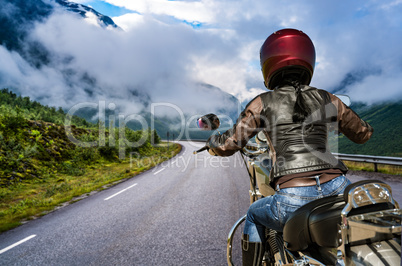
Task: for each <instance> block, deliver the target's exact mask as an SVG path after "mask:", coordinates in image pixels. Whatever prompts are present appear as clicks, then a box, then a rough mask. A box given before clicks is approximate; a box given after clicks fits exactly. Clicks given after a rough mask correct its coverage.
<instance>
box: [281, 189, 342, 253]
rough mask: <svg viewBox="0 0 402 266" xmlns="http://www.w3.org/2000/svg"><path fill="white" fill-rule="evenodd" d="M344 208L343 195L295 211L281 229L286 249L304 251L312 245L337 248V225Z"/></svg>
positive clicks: (309, 204) (320, 200) (318, 201)
mask: <svg viewBox="0 0 402 266" xmlns="http://www.w3.org/2000/svg"><path fill="white" fill-rule="evenodd" d="M344 207H345V201H344V198H343V195H334V196H330V197H325V198H322V199H318V200H315V201H312V202H310V203H308V204H306V205H304V206H302V207H300V208H299V209H297V210H296V211H295V212H294V213H293V214H292V215H291V216H290V217H289V219H288V221H287V222H286V224H285V226H284V228H283V240H284V241H285V245H286V247H287V248H288V249H289V250H291V251H298V250H305V249H307V248H308V247H309V246H310V245H311V244H313V243H316V244H318V245H319V246H321V247H327V248H336V247H338V246H339V243H338V224H340V223H341V211H342V209H343V208H344Z"/></svg>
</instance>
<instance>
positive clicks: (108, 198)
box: [105, 183, 138, 200]
mask: <svg viewBox="0 0 402 266" xmlns="http://www.w3.org/2000/svg"><path fill="white" fill-rule="evenodd" d="M136 185H138V184H137V183H135V184H134V185H131V186H129V187H128V188H125V189H123V190H121V191H119V192H117V193H116V194H113V195H112V196H110V197H107V198H106V199H105V200H110V199H111V198H113V197H114V196H117V195H119V194H120V193H123V192H124V191H126V190H128V189H130V188H132V187H135V186H136Z"/></svg>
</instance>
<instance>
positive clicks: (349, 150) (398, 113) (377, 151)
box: [339, 101, 402, 157]
mask: <svg viewBox="0 0 402 266" xmlns="http://www.w3.org/2000/svg"><path fill="white" fill-rule="evenodd" d="M351 108H352V109H353V110H354V111H355V112H356V113H357V114H358V115H359V116H360V117H361V118H362V119H363V120H365V121H367V122H368V123H369V124H370V125H371V126H372V127H373V128H374V133H373V136H372V137H371V139H370V140H369V141H368V142H366V143H365V144H355V143H353V142H351V141H350V140H348V139H347V138H346V137H345V136H340V137H339V152H340V153H346V154H364V155H376V156H395V157H402V138H401V132H402V101H399V102H387V103H381V104H375V105H370V106H367V105H365V104H362V103H356V104H353V105H352V106H351Z"/></svg>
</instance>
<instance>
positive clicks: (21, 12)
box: [0, 0, 239, 138]
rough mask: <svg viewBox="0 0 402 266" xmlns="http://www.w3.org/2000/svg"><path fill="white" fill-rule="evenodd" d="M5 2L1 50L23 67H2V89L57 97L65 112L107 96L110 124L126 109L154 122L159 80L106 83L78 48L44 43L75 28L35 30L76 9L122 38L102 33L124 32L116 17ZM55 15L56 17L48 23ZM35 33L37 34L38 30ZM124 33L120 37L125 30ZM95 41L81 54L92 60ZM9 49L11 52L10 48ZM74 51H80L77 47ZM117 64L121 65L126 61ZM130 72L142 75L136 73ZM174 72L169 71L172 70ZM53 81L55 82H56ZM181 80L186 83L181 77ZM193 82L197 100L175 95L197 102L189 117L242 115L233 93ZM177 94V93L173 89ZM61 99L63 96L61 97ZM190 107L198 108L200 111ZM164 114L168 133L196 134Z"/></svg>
mask: <svg viewBox="0 0 402 266" xmlns="http://www.w3.org/2000/svg"><path fill="white" fill-rule="evenodd" d="M0 5H1V7H2V8H1V9H0V22H1V25H2V27H0V45H1V46H0V54H1V53H3V54H5V55H6V56H8V58H10V61H9V62H8V63H9V64H11V65H15V66H16V67H17V69H18V71H19V72H17V74H16V75H15V77H13V78H10V76H8V75H9V73H10V72H9V71H8V70H5V71H2V69H1V68H0V89H2V88H9V89H10V90H12V91H13V92H15V93H17V94H18V95H22V96H23V97H30V98H31V99H32V100H35V101H38V102H41V103H43V104H45V105H49V103H52V102H54V104H55V105H56V107H58V106H62V107H63V109H64V111H67V110H68V109H69V108H71V107H72V105H75V104H77V103H79V102H97V103H98V102H99V101H100V100H102V99H107V100H109V102H108V103H116V104H115V105H116V107H115V109H114V110H113V111H110V110H106V111H107V112H106V118H105V122H106V123H108V122H109V120H108V118H109V115H111V114H112V115H115V117H116V119H115V121H116V123H118V121H117V117H118V115H119V114H120V113H121V114H124V115H125V116H126V117H127V116H128V115H129V114H132V113H133V112H137V114H140V115H141V116H142V117H143V118H144V119H145V120H146V122H147V123H148V125H150V122H151V117H152V114H151V111H150V110H149V109H151V105H152V103H153V102H155V101H156V100H155V99H154V98H153V97H154V96H155V95H156V96H158V95H157V94H158V93H157V92H153V91H152V90H153V89H154V88H153V86H154V85H153V84H148V83H150V82H149V81H146V82H143V83H141V84H139V85H138V84H130V83H125V82H120V83H119V84H116V83H115V82H111V83H107V84H105V82H101V81H100V77H99V73H96V74H94V72H93V71H92V68H93V66H92V65H91V67H82V66H81V65H79V64H76V63H75V62H76V61H77V59H76V58H75V57H74V55H73V54H74V53H71V50H67V49H54V47H53V46H52V43H50V45H49V42H44V39H43V38H45V39H47V37H48V36H46V35H50V34H58V33H59V32H60V31H63V30H66V31H67V32H71V31H72V30H71V29H70V28H69V27H68V25H61V26H59V27H57V28H56V30H53V31H52V32H50V31H46V32H44V33H43V32H42V34H43V35H41V36H38V35H35V34H32V32H35V29H36V28H37V26H38V25H39V24H46V23H47V25H48V24H50V27H51V26H52V25H51V23H55V20H51V18H52V15H59V14H69V15H71V14H73V15H74V16H76V17H77V18H79V19H78V20H81V19H82V23H83V26H84V24H85V23H90V24H94V23H95V24H96V25H97V26H98V27H97V28H94V29H92V28H91V27H86V28H85V29H86V30H87V32H88V31H94V32H95V33H94V34H101V36H102V38H107V37H109V36H110V37H116V36H117V35H116V34H109V35H106V34H104V35H103V34H102V32H101V31H102V30H104V32H114V31H117V32H119V33H120V31H122V30H121V29H120V28H119V27H118V26H117V25H116V24H115V23H114V22H113V20H112V19H111V18H110V17H107V16H105V15H103V14H101V13H99V12H97V11H96V10H94V9H92V8H90V7H88V6H85V5H82V4H78V3H74V2H69V1H66V0H29V1H28V0H0ZM61 18H63V17H61ZM53 19H54V16H53ZM56 19H59V17H56ZM49 20H50V22H48V21H49ZM63 21H64V20H63ZM68 22H70V20H68ZM73 23H75V24H78V23H80V21H77V20H76V19H74V21H73ZM48 26H49V25H48ZM86 26H87V25H86ZM35 27H36V28H35ZM47 29H48V28H45V30H47ZM73 29H76V28H73ZM35 33H36V34H37V32H35ZM91 34H92V32H91ZM118 35H119V36H120V35H122V34H118ZM66 36H68V37H69V38H76V37H77V36H75V35H74V34H71V35H68V34H67V35H66ZM91 36H92V35H91ZM41 38H42V39H41ZM101 40H102V39H100V41H101ZM67 41H68V38H67ZM98 44H99V43H96V44H95V45H98ZM95 45H94V47H90V48H87V50H85V51H84V50H82V51H79V52H78V53H79V54H80V55H83V57H85V59H86V61H91V60H94V59H95V60H96V58H94V56H92V55H91V56H92V57H91V56H89V57H86V54H87V53H91V52H92V51H89V50H91V49H93V50H95V49H96V46H95ZM4 49H5V50H6V51H4ZM74 49H80V46H78V47H77V46H74ZM115 50H118V47H112V50H111V51H112V52H113V51H115ZM60 51H61V52H60ZM74 52H76V51H75V50H74ZM127 52H131V50H130V49H128V50H127ZM75 54H76V53H75ZM96 56H98V57H113V54H96ZM122 58H124V57H122ZM135 59H136V58H134V60H135ZM147 59H148V58H146V57H145V58H144V59H143V60H145V61H146V60H147ZM11 60H12V61H11ZM127 60H129V59H127ZM131 60H132V59H131ZM138 60H140V59H138ZM124 63H125V62H122V64H123V65H124ZM27 64H28V66H27ZM117 65H118V66H119V65H120V62H119V63H118V64H117ZM102 67H104V66H102ZM108 68H109V69H110V68H112V67H108V66H106V67H105V69H108ZM133 72H134V71H133ZM49 73H51V74H52V76H49ZM113 73H115V74H116V75H113V74H110V72H109V73H106V74H108V75H110V76H111V77H113V81H115V80H116V79H115V78H114V76H118V74H120V73H118V71H114V72H113ZM11 74H14V73H11ZM102 74H103V73H102ZM130 74H131V75H132V76H136V75H135V72H134V73H130ZM168 74H169V73H167V75H168ZM140 75H141V74H138V79H141V76H140ZM25 78H26V79H25ZM152 79H153V78H152ZM37 80H42V81H43V82H42V83H41V85H40V86H38V85H36V87H35V86H33V85H32V82H33V81H34V82H33V83H35V81H37ZM130 80H132V79H130ZM48 81H49V82H48ZM51 81H54V82H53V83H52V82H51ZM177 83H180V81H178V82H177ZM42 84H43V85H42ZM175 85H176V84H174V86H175ZM179 85H180V84H179ZM188 86H189V87H191V88H188V90H190V91H191V92H192V95H191V96H193V98H192V99H188V98H187V97H186V96H182V95H177V96H178V97H176V98H175V97H173V96H172V97H171V99H170V100H169V102H170V103H172V104H175V105H176V106H178V105H179V104H180V103H178V101H189V102H192V101H194V108H192V106H191V105H190V106H189V107H190V108H189V107H188V104H187V109H186V111H185V112H184V117H185V118H186V119H189V118H193V116H194V115H196V114H199V115H201V114H204V112H205V111H204V110H207V112H216V113H219V114H222V115H223V114H224V115H228V116H229V117H231V118H233V119H235V117H237V113H238V106H239V103H238V101H237V99H236V98H235V97H233V96H232V95H230V94H228V93H226V92H224V91H222V90H221V89H219V88H217V87H214V86H212V85H208V84H202V83H197V82H193V83H192V84H191V83H190V82H189V83H188ZM22 88H24V89H22ZM53 89H55V90H56V89H57V90H58V92H59V94H57V93H53ZM173 89H174V88H173ZM185 89H187V88H185ZM38 91H40V93H38ZM175 91H176V94H177V92H179V93H180V91H179V90H175ZM189 94H190V93H189ZM172 95H174V93H173V92H172ZM194 95H195V96H194ZM178 98H180V100H177V99H178ZM60 99H61V100H60ZM56 100H59V101H58V102H56ZM158 101H165V102H167V100H165V99H160V97H159V99H158ZM60 103H61V104H60ZM63 103H64V105H63ZM133 106H141V107H142V110H141V111H138V109H141V107H138V108H132V107H133ZM209 106H211V107H209ZM189 109H193V110H194V111H192V110H189ZM132 110H135V111H132ZM97 113H98V110H97V109H96V108H94V109H88V108H87V109H80V110H79V111H78V112H77V113H76V114H77V115H80V116H82V117H84V118H86V119H88V120H90V121H92V122H96V121H95V120H97V117H98V116H97ZM158 115H159V117H157V118H155V119H154V122H155V123H154V125H155V128H156V129H157V131H158V133H159V134H160V135H161V136H162V137H164V136H167V132H169V133H170V136H173V135H175V136H176V137H177V136H179V135H181V136H182V137H183V138H185V137H186V136H187V135H192V134H193V133H191V134H190V133H189V134H185V133H182V132H183V131H182V129H181V128H180V125H181V124H182V123H181V122H182V121H180V120H181V119H180V117H174V116H173V117H172V116H171V115H170V116H165V114H164V113H158ZM193 119H194V118H193ZM186 123H187V121H186ZM189 124H191V125H193V124H194V125H195V122H194V123H193V122H189ZM129 126H131V127H132V128H135V129H138V128H139V127H141V125H140V124H139V123H138V122H137V123H135V122H130V123H129ZM194 134H196V135H197V134H205V133H198V132H196V131H195V130H194Z"/></svg>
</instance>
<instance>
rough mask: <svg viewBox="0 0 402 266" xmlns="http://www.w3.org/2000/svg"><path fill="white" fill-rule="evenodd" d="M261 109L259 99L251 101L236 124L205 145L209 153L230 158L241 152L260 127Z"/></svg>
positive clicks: (213, 137)
mask: <svg viewBox="0 0 402 266" xmlns="http://www.w3.org/2000/svg"><path fill="white" fill-rule="evenodd" d="M262 109H263V103H262V101H261V97H260V96H257V97H256V98H254V100H252V101H251V102H250V103H249V104H248V105H247V106H246V108H245V109H244V111H243V112H242V113H241V114H240V116H239V118H238V119H237V122H236V124H235V125H234V126H233V127H232V128H231V129H229V130H228V131H226V132H225V133H223V134H222V135H214V136H212V137H211V138H210V139H209V141H208V143H207V145H208V146H209V148H210V153H211V154H215V155H219V156H230V155H232V154H234V153H235V152H236V151H238V150H241V149H242V148H243V147H244V146H245V145H246V144H247V142H248V141H249V139H250V138H252V137H253V136H255V135H256V134H257V133H258V132H259V130H261V129H258V128H260V127H261V119H260V114H261V111H262Z"/></svg>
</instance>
